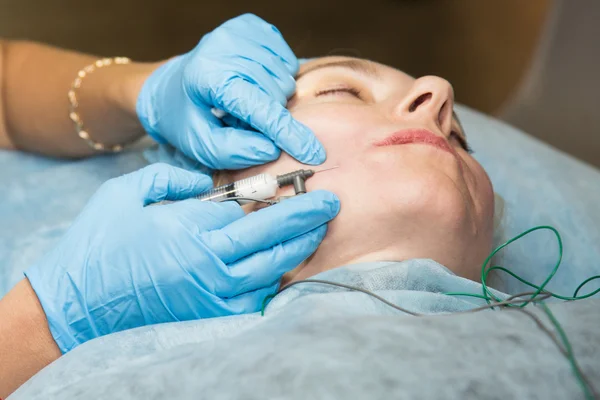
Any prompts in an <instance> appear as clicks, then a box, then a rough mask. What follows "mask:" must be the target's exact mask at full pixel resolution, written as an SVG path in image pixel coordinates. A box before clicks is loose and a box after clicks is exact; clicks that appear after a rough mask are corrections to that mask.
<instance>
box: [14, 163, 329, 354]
mask: <svg viewBox="0 0 600 400" xmlns="http://www.w3.org/2000/svg"><path fill="white" fill-rule="evenodd" d="M210 185H211V180H210V178H208V177H206V176H204V175H200V174H197V173H193V172H189V171H185V170H182V169H178V168H175V167H171V166H168V165H166V164H153V165H150V166H148V167H146V168H144V169H142V170H140V171H137V172H134V173H131V174H128V175H125V176H123V177H120V178H116V179H113V180H110V181H108V182H107V183H105V184H104V185H103V186H102V187H100V189H99V190H98V192H97V193H96V194H95V195H94V196H93V197H92V199H91V200H90V202H89V203H88V204H87V206H86V207H85V208H84V210H83V211H82V213H81V215H80V216H79V217H78V218H77V219H76V220H75V222H74V224H73V226H71V228H70V229H69V230H68V232H67V233H66V234H65V236H64V237H63V238H62V239H61V240H60V242H59V244H58V245H57V247H56V248H55V249H54V250H53V251H52V252H50V254H48V255H47V256H46V257H45V258H44V259H43V260H41V261H40V262H39V263H38V264H36V265H34V266H33V267H31V268H30V269H29V270H27V271H26V273H25V275H26V276H27V278H28V279H29V281H30V282H31V286H32V287H33V289H34V290H35V292H36V294H37V296H38V298H39V300H40V303H41V304H42V307H43V309H44V312H45V313H46V316H47V319H48V323H49V326H50V331H51V332H52V336H53V337H54V339H55V341H56V343H57V344H58V346H59V347H60V349H61V350H62V352H63V353H65V352H67V351H69V350H71V349H73V348H74V347H75V346H77V345H79V344H81V343H83V342H85V341H87V340H90V339H93V338H95V337H98V336H102V335H106V334H109V333H112V332H117V331H121V330H125V329H130V328H135V327H138V326H142V325H148V324H156V323H161V322H171V321H184V320H193V319H199V318H209V317H218V316H223V315H229V314H239V313H247V312H255V311H258V310H259V309H260V307H261V304H262V301H263V299H264V297H265V296H267V295H268V294H271V293H273V292H274V291H276V289H277V287H278V285H279V280H280V278H281V276H282V275H283V274H284V273H285V272H287V271H289V270H291V269H293V268H295V267H296V266H298V264H300V263H301V262H302V261H303V260H305V259H306V258H307V257H308V256H310V255H311V254H312V253H313V252H314V251H315V250H316V248H317V246H318V245H319V243H320V242H321V240H322V239H323V237H324V236H325V232H326V223H327V222H328V221H329V220H330V219H332V218H333V217H335V216H336V214H337V213H338V210H339V200H338V199H337V197H336V196H335V195H334V194H333V193H330V192H326V191H315V192H311V193H307V194H304V195H300V196H298V197H294V198H291V199H288V200H285V201H283V202H281V203H279V204H277V205H274V206H271V207H268V208H265V209H262V210H260V211H257V212H253V213H251V214H249V215H245V214H244V212H243V210H242V208H241V207H240V206H239V205H238V204H237V203H235V202H224V203H212V202H202V201H200V200H196V199H189V200H184V201H179V202H175V203H171V204H167V205H157V206H149V207H146V206H145V205H148V204H150V203H154V202H159V201H162V200H165V199H167V200H177V199H183V198H189V197H191V196H194V195H197V194H199V193H201V192H202V191H204V190H206V189H208V188H209V187H210Z"/></svg>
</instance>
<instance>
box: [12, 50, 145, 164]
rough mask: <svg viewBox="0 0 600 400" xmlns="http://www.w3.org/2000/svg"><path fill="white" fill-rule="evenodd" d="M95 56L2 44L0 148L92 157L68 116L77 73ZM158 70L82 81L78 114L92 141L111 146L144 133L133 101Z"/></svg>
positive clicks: (110, 71)
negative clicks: (147, 79) (149, 77)
mask: <svg viewBox="0 0 600 400" xmlns="http://www.w3.org/2000/svg"><path fill="white" fill-rule="evenodd" d="M97 58H98V57H96V56H91V55H86V54H81V53H76V52H71V51H66V50H62V49H57V48H53V47H49V46H44V45H40V44H36V43H31V42H9V41H4V42H2V57H1V61H2V63H1V65H2V66H1V67H0V77H1V83H0V89H1V92H0V93H1V94H2V96H1V100H0V102H1V103H0V104H1V105H2V107H1V108H0V109H2V110H3V112H2V111H0V147H4V148H17V149H21V150H25V151H33V152H38V153H42V154H46V155H51V156H58V157H80V156H86V155H89V154H92V153H93V151H92V150H91V149H90V148H89V147H88V145H87V144H86V143H85V142H84V141H83V140H81V139H80V138H79V137H78V136H77V134H76V132H75V129H74V127H73V122H72V121H71V120H70V118H69V112H68V110H69V101H68V97H67V93H68V91H69V89H70V86H71V83H72V82H73V80H74V79H75V77H76V74H77V72H78V71H79V70H80V69H81V68H83V67H84V66H86V65H88V64H91V63H93V62H94V61H95V60H97ZM156 67H157V64H138V63H132V64H129V65H117V66H111V67H108V68H102V69H99V70H97V71H95V72H94V73H93V74H90V75H88V76H87V77H86V78H85V79H84V80H83V82H82V85H81V88H80V89H79V90H78V100H79V110H78V111H79V114H80V116H81V118H82V120H83V122H84V124H85V126H86V130H87V131H88V132H89V134H90V136H91V138H92V139H94V140H95V141H98V142H101V143H104V144H107V145H112V144H120V143H125V142H129V141H131V140H134V139H136V138H139V137H141V136H142V135H143V134H144V132H143V129H142V127H141V125H140V124H139V121H138V119H137V116H136V114H135V103H136V99H137V94H138V93H139V90H140V89H141V86H142V84H143V82H144V80H145V79H146V77H147V76H148V75H149V74H150V73H151V72H152V71H153V70H154V69H155V68H156ZM2 121H3V122H2ZM2 130H4V135H3V134H2ZM3 137H4V140H3V139H2V138H3Z"/></svg>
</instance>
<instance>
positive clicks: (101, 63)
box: [68, 57, 131, 153]
mask: <svg viewBox="0 0 600 400" xmlns="http://www.w3.org/2000/svg"><path fill="white" fill-rule="evenodd" d="M130 62H131V60H130V59H129V58H126V57H114V58H102V59H99V60H98V61H96V62H95V63H93V64H90V65H88V66H85V67H84V68H82V69H81V70H79V72H78V73H77V78H75V80H74V81H73V83H72V84H71V89H70V90H69V94H68V95H69V103H70V104H71V106H70V107H69V118H71V121H73V123H75V130H76V131H77V135H79V137H80V138H82V139H83V140H84V141H85V142H86V143H87V144H88V145H89V146H90V147H91V148H93V149H94V150H97V151H105V152H110V153H119V152H121V151H123V147H124V145H123V144H116V145H113V146H107V145H105V144H102V143H99V142H96V141H94V140H93V139H92V138H91V137H90V134H89V133H88V132H87V131H86V130H85V128H84V126H83V121H82V120H81V117H80V116H79V114H78V113H77V107H78V106H79V103H78V101H77V89H79V88H80V87H81V82H82V81H83V78H85V77H86V76H87V75H89V74H91V73H93V72H94V71H96V70H97V69H100V68H104V67H108V66H110V65H123V64H129V63H130Z"/></svg>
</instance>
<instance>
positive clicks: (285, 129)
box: [215, 79, 326, 165]
mask: <svg viewBox="0 0 600 400" xmlns="http://www.w3.org/2000/svg"><path fill="white" fill-rule="evenodd" d="M240 93H243V96H241V95H240ZM215 106H216V107H217V108H220V109H222V110H224V111H226V112H227V113H229V114H231V115H232V116H234V117H236V118H238V119H241V120H242V121H244V122H246V123H248V124H250V125H251V126H252V128H254V129H256V130H257V131H259V132H261V133H263V134H264V135H265V136H267V137H268V138H269V139H271V140H272V141H273V142H274V143H275V144H276V145H277V146H278V147H280V148H281V149H282V150H283V151H285V152H286V153H288V154H289V155H291V156H292V157H294V158H295V159H297V160H298V161H300V162H302V163H305V164H311V165H316V164H322V163H323V162H324V161H325V158H326V155H325V149H324V148H323V146H322V145H321V143H320V142H319V140H318V139H317V137H316V136H315V135H314V133H313V132H312V131H311V130H310V129H309V128H308V127H306V126H304V125H303V124H301V123H300V122H298V121H296V120H295V119H294V118H293V117H292V115H291V114H290V112H289V111H288V110H287V109H285V107H283V106H282V105H281V104H280V103H279V102H278V101H275V100H273V99H272V98H271V97H269V95H267V94H266V93H264V92H263V91H261V90H259V89H258V88H257V87H256V86H255V85H254V84H252V83H250V82H246V81H244V80H242V79H235V80H234V81H233V82H231V83H230V84H229V87H228V90H226V91H225V92H224V93H223V94H222V95H221V96H220V98H219V99H218V104H215Z"/></svg>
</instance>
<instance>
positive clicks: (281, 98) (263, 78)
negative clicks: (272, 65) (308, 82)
mask: <svg viewBox="0 0 600 400" xmlns="http://www.w3.org/2000/svg"><path fill="white" fill-rule="evenodd" d="M235 75H236V76H235V77H234V78H232V79H231V80H230V82H236V81H238V80H240V78H241V80H243V81H245V82H248V83H250V84H254V86H255V87H256V88H258V89H259V90H261V91H262V92H263V93H265V94H266V95H268V96H270V97H271V98H272V99H274V100H276V101H277V102H278V103H279V104H281V105H285V104H286V103H287V97H286V95H285V93H283V91H282V90H281V87H280V86H279V85H278V84H277V80H276V79H274V77H273V75H272V74H271V73H269V71H268V70H266V69H265V68H263V66H262V65H261V64H259V63H256V62H252V61H247V60H243V62H241V63H238V64H237V66H236V71H235ZM236 78H237V79H236ZM230 90H232V88H231V86H230V85H226V86H224V88H223V90H222V91H221V96H222V95H225V94H226V93H228V92H229V91H230ZM242 93H243V94H244V96H247V94H246V93H245V92H237V93H236V96H237V97H242V96H241V94H242ZM219 97H220V96H219V95H217V96H215V98H214V102H215V103H216V104H215V105H217V104H218V105H221V104H222V105H224V106H225V108H224V109H223V110H224V111H227V112H229V110H228V109H227V103H222V102H220V101H219Z"/></svg>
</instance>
